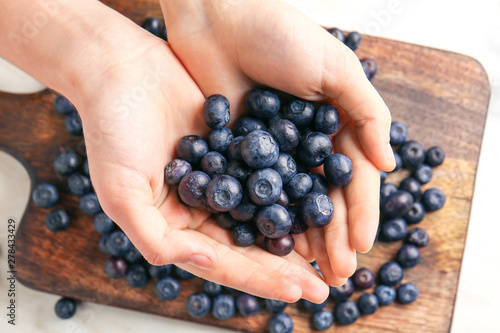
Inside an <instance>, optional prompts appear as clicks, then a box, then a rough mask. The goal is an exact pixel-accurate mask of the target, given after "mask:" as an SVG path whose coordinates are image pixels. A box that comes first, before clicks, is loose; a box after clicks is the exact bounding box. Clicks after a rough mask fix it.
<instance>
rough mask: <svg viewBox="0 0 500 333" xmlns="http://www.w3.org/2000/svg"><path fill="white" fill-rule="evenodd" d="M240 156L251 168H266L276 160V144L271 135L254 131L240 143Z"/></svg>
mask: <svg viewBox="0 0 500 333" xmlns="http://www.w3.org/2000/svg"><path fill="white" fill-rule="evenodd" d="M241 156H242V157H243V160H244V161H245V162H246V164H248V166H249V167H251V168H254V169H261V168H268V167H271V166H272V165H274V164H275V163H276V161H277V160H278V156H279V148H278V144H277V143H276V141H275V140H274V139H273V137H272V136H271V134H269V133H267V132H265V131H261V130H255V131H253V132H251V133H249V134H247V136H245V138H244V139H243V141H241Z"/></svg>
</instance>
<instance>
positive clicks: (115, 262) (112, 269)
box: [104, 256, 128, 279]
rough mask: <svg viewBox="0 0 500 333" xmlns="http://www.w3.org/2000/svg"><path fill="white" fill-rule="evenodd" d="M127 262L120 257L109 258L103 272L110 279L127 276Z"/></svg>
mask: <svg viewBox="0 0 500 333" xmlns="http://www.w3.org/2000/svg"><path fill="white" fill-rule="evenodd" d="M127 267H128V265H127V262H126V261H125V259H123V258H121V257H115V256H113V257H109V258H108V259H106V262H105V263H104V271H105V272H106V274H107V275H108V276H109V277H110V278H112V279H119V278H122V277H124V276H125V274H127Z"/></svg>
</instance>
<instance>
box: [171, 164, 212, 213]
mask: <svg viewBox="0 0 500 333" xmlns="http://www.w3.org/2000/svg"><path fill="white" fill-rule="evenodd" d="M209 183H210V177H209V176H208V175H207V174H206V173H204V172H201V171H193V172H190V173H188V174H187V175H185V176H184V177H183V178H182V180H181V182H180V183H179V188H178V192H179V196H180V198H181V199H182V201H183V202H184V203H185V204H186V205H188V206H190V207H195V208H198V207H203V206H204V205H205V203H206V201H207V197H206V195H205V192H206V189H207V187H208V184H209Z"/></svg>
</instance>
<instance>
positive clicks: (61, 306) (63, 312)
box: [55, 297, 76, 319]
mask: <svg viewBox="0 0 500 333" xmlns="http://www.w3.org/2000/svg"><path fill="white" fill-rule="evenodd" d="M55 312H56V315H57V316H58V317H59V318H61V319H68V318H71V317H73V315H74V314H75V312H76V302H75V300H74V299H72V298H68V297H62V298H60V299H59V300H58V301H57V303H56V306H55Z"/></svg>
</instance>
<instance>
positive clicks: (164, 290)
mask: <svg viewBox="0 0 500 333" xmlns="http://www.w3.org/2000/svg"><path fill="white" fill-rule="evenodd" d="M155 292H156V295H157V296H158V298H160V299H161V300H163V301H172V300H174V299H176V298H177V296H179V294H180V292H181V284H180V282H179V281H178V280H176V279H174V278H173V277H170V276H167V277H164V278H162V279H159V280H158V281H157V282H156V286H155Z"/></svg>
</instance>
